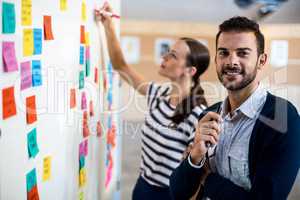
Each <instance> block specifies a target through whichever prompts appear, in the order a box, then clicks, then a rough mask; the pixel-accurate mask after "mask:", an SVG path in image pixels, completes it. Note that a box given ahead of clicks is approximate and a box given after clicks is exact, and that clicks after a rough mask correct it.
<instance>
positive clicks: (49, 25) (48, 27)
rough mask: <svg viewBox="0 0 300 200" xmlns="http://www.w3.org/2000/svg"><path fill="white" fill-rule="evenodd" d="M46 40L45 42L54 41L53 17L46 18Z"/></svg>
mask: <svg viewBox="0 0 300 200" xmlns="http://www.w3.org/2000/svg"><path fill="white" fill-rule="evenodd" d="M44 39H45V40H54V36H53V32H52V18H51V16H47V15H45V16H44Z"/></svg>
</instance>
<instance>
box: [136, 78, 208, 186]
mask: <svg viewBox="0 0 300 200" xmlns="http://www.w3.org/2000/svg"><path fill="white" fill-rule="evenodd" d="M170 92H171V86H170V85H157V84H155V83H150V84H149V87H148V91H147V95H146V98H147V105H148V109H149V110H148V113H147V114H146V117H145V123H144V125H143V127H142V161H141V176H142V177H143V178H144V179H145V180H146V181H147V182H148V183H149V184H151V185H155V186H160V187H168V186H169V177H170V175H171V173H172V171H173V170H174V169H175V168H176V167H177V166H178V165H179V164H180V162H181V159H182V155H183V152H184V151H185V150H186V148H187V146H188V145H189V143H190V142H192V141H193V139H194V131H195V125H197V123H198V119H199V116H200V114H201V113H202V111H203V110H204V109H205V106H196V107H195V108H193V110H192V112H191V113H190V114H189V115H188V117H187V118H186V119H185V120H184V121H183V122H181V123H180V124H179V125H178V126H177V127H176V128H169V125H170V124H171V123H172V121H171V119H170V118H171V117H172V116H173V115H174V111H175V107H174V106H172V105H171V104H170V103H169V99H170V96H169V94H170Z"/></svg>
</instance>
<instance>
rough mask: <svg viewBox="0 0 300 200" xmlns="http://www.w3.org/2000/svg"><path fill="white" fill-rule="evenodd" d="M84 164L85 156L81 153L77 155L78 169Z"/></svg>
mask: <svg viewBox="0 0 300 200" xmlns="http://www.w3.org/2000/svg"><path fill="white" fill-rule="evenodd" d="M84 165H85V158H84V156H83V155H81V156H79V170H80V169H82V168H84Z"/></svg>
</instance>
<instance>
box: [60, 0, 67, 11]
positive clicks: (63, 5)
mask: <svg viewBox="0 0 300 200" xmlns="http://www.w3.org/2000/svg"><path fill="white" fill-rule="evenodd" d="M67 9H68V1H67V0H60V10H61V11H66V10H67Z"/></svg>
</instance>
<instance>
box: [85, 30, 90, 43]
mask: <svg viewBox="0 0 300 200" xmlns="http://www.w3.org/2000/svg"><path fill="white" fill-rule="evenodd" d="M85 44H86V45H90V36H89V32H85Z"/></svg>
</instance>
